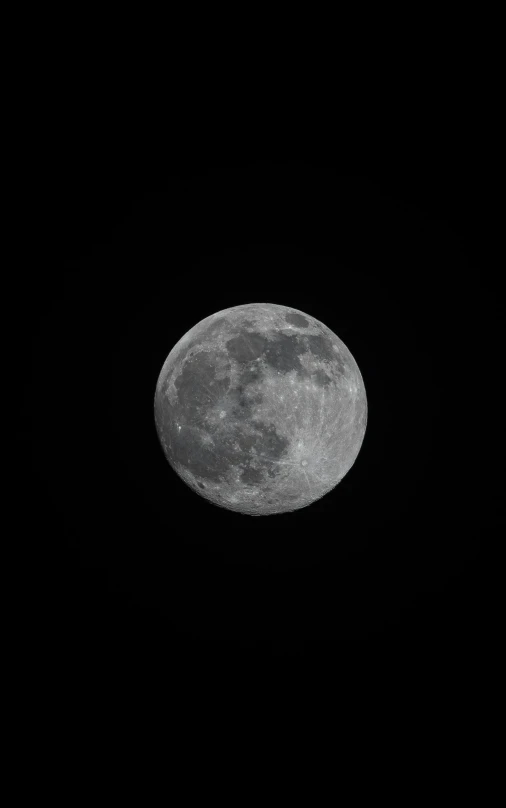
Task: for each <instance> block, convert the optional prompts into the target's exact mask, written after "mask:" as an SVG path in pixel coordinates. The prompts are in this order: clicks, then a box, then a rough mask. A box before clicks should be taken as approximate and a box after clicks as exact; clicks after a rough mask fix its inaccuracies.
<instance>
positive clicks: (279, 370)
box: [155, 303, 367, 515]
mask: <svg viewBox="0 0 506 808" xmlns="http://www.w3.org/2000/svg"><path fill="white" fill-rule="evenodd" d="M155 421H156V427H157V431H158V435H159V438H160V441H161V444H162V446H163V449H164V452H165V454H166V456H167V459H168V461H169V463H170V465H171V466H172V468H173V469H174V470H175V471H176V472H177V474H179V476H180V477H181V478H182V479H183V480H184V481H185V482H186V483H187V484H188V485H189V486H190V488H192V489H193V490H194V491H196V492H197V493H198V494H201V495H202V496H203V497H205V498H207V499H208V500H210V501H211V502H213V503H215V504H216V505H219V506H221V507H223V508H228V509H230V510H233V511H240V512H242V513H246V514H252V515H263V514H275V513H284V512H286V511H294V510H297V509H298V508H304V507H305V506H307V505H310V504H311V503H312V502H314V501H315V500H317V499H319V498H320V497H322V496H324V494H326V493H327V492H328V491H330V490H331V489H333V488H334V487H335V486H336V485H337V484H338V483H339V482H340V481H341V480H342V479H343V477H344V475H345V474H346V473H347V472H348V471H349V470H350V468H351V466H352V465H353V463H354V462H355V459H356V457H357V455H358V453H359V451H360V447H361V445H362V441H363V439H364V434H365V429H366V423H367V399H366V394H365V388H364V382H363V380H362V376H361V374H360V370H359V368H358V365H357V363H356V362H355V360H354V358H353V356H352V355H351V353H350V351H349V350H348V348H347V347H346V345H344V343H343V342H342V341H341V340H340V339H339V337H337V336H336V334H334V333H333V332H332V331H331V330H330V329H329V328H327V327H326V326H325V325H323V323H321V322H319V321H318V320H316V319H315V318H314V317H311V316H310V315H309V314H304V313H303V312H301V311H297V310H296V309H292V308H288V307H286V306H279V305H275V304H273V303H250V304H246V305H243V306H234V307H233V308H230V309H225V310H224V311H219V312H217V313H216V314H213V315H211V316H210V317H206V319H205V320H202V321H201V322H200V323H198V324H197V325H196V326H194V328H192V329H190V331H188V332H187V333H186V334H185V335H184V337H182V338H181V339H180V340H179V342H178V343H177V344H176V345H175V346H174V348H173V349H172V351H171V352H170V354H169V355H168V357H167V359H166V361H165V363H164V365H163V367H162V370H161V372H160V376H159V379H158V383H157V386H156V394H155Z"/></svg>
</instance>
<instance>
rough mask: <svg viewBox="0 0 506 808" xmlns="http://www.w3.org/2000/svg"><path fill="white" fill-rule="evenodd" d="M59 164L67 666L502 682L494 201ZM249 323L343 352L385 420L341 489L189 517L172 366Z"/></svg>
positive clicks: (57, 517)
mask: <svg viewBox="0 0 506 808" xmlns="http://www.w3.org/2000/svg"><path fill="white" fill-rule="evenodd" d="M62 163H63V167H62V168H60V169H59V171H58V172H57V173H56V175H55V176H54V177H53V179H52V183H51V186H50V187H49V185H46V186H45V187H46V188H47V189H48V190H47V192H46V191H45V192H44V193H43V194H41V196H40V199H37V201H36V205H37V209H38V210H39V212H40V217H41V221H42V220H43V221H44V228H43V231H44V232H43V238H42V239H41V241H40V250H41V255H42V260H41V265H40V266H39V267H36V268H35V269H34V273H33V279H31V289H32V290H33V323H34V325H35V339H34V343H33V368H32V371H33V372H32V375H31V384H30V386H29V388H28V390H27V396H26V400H25V403H26V407H27V416H28V422H29V424H30V425H31V429H32V443H31V448H32V454H33V471H34V480H35V490H36V494H35V500H34V502H33V512H32V515H33V517H34V520H36V522H37V526H38V530H39V531H40V532H41V534H43V535H44V537H45V538H44V544H43V548H44V549H43V556H44V558H43V566H42V567H41V570H42V571H41V576H40V577H41V584H42V589H43V594H42V595H41V598H40V602H39V609H40V610H41V613H42V615H43V620H42V621H41V622H42V624H43V627H44V632H45V634H44V636H45V642H46V643H47V644H48V647H51V648H53V649H55V650H56V652H57V654H61V655H62V657H65V656H66V654H67V652H70V651H71V652H72V654H77V657H78V658H79V659H80V660H81V662H82V664H83V665H86V666H87V668H90V667H91V668H93V666H95V667H96V668H98V669H100V668H101V666H104V667H107V665H109V664H111V663H114V662H115V661H118V660H121V663H122V665H125V666H128V667H129V668H130V669H133V670H136V669H138V668H146V669H150V668H151V667H156V668H157V669H158V670H161V671H164V672H166V673H167V675H169V672H171V673H170V675H172V674H173V673H174V672H175V671H181V670H183V671H187V670H189V669H197V670H200V671H201V670H206V671H209V670H211V669H217V670H222V669H223V668H228V666H229V665H231V664H234V663H235V662H241V661H245V662H246V663H247V664H248V665H249V666H253V665H259V666H264V665H272V664H276V663H277V662H279V661H287V662H289V663H291V662H293V663H294V664H295V662H297V664H299V665H301V664H302V665H307V666H317V667H318V666H322V667H325V668H326V669H327V670H331V671H334V670H335V671H336V672H337V671H339V670H342V669H343V668H346V667H348V668H349V667H350V666H356V668H357V669H361V670H362V671H364V670H365V671H367V670H371V669H372V667H374V670H376V671H377V670H378V669H381V668H382V666H385V665H389V664H392V660H396V661H397V662H398V663H399V664H402V665H414V666H418V667H425V668H430V667H431V666H436V667H441V666H443V667H444V664H445V663H446V664H448V663H449V662H450V661H453V662H452V665H454V666H455V667H461V666H463V665H464V666H465V665H468V666H469V665H471V664H474V660H476V658H477V657H481V658H483V654H484V652H485V651H486V648H487V647H488V642H489V639H488V638H489V629H490V621H491V616H492V614H493V611H494V608H495V606H494V604H495V598H496V590H495V589H494V586H493V585H492V583H491V573H492V569H491V567H492V565H491V561H490V550H489V547H490V543H489V540H490V539H492V541H497V540H498V535H499V533H500V530H501V528H502V526H503V514H502V511H501V509H500V497H501V496H502V493H501V492H500V490H499V489H500V485H499V481H498V476H497V466H495V465H494V463H493V461H492V459H491V455H492V454H493V444H494V429H495V427H494V424H495V423H496V420H497V415H496V414H495V407H496V403H495V402H494V395H493V382H492V379H491V376H490V369H489V367H488V365H487V357H488V356H489V355H490V353H491V347H492V344H493V341H494V339H495V336H494V333H495V332H494V329H496V328H497V326H498V325H499V317H500V316H502V310H501V306H500V302H499V300H498V298H497V296H496V294H495V293H494V284H493V274H492V271H493V269H494V266H493V260H492V258H491V255H490V254H489V248H488V240H487V227H488V226H489V221H488V219H487V215H486V212H485V208H486V199H487V197H486V196H485V197H484V194H485V187H486V182H485V180H486V178H485V177H483V176H481V175H480V173H479V172H475V173H474V174H472V175H471V174H470V173H469V171H468V170H464V169H460V170H458V171H454V172H453V173H450V172H449V171H447V170H446V169H445V167H444V165H442V164H434V163H431V164H430V165H427V164H425V165H421V164H420V162H419V160H415V159H413V160H412V161H411V162H410V161H402V160H401V161H399V163H398V164H396V165H395V166H394V165H393V164H389V165H383V163H382V162H381V161H379V160H378V161H377V162H376V163H372V164H371V165H370V166H366V165H361V166H360V169H357V170H348V168H347V167H345V165H344V164H343V163H341V162H340V161H338V160H337V159H335V158H331V157H329V155H328V154H326V155H322V156H319V155H315V154H312V155H308V156H307V157H302V158H301V157H300V156H298V157H293V158H292V157H283V158H282V159H278V158H275V159H272V158H271V159H268V160H264V159H259V158H257V157H256V156H255V155H249V156H247V157H245V156H244V155H241V156H230V154H229V155H227V156H226V158H225V157H222V158H220V159H216V158H213V159H211V158H209V159H208V158H207V156H206V157H205V158H204V157H202V158H201V159H199V160H196V159H187V158H186V157H185V158H183V157H181V159H179V158H178V157H176V158H174V159H173V160H172V162H171V164H168V163H166V164H165V165H163V166H157V168H156V170H155V169H154V167H153V166H152V165H149V166H146V167H143V168H142V169H141V168H139V167H138V166H135V167H133V166H132V163H131V161H130V160H129V159H128V156H127V155H125V159H124V160H123V161H119V164H116V165H114V166H113V165H112V164H111V161H109V159H108V155H106V156H104V155H102V156H101V157H100V159H98V158H93V159H92V158H88V160H77V159H75V156H73V155H70V157H69V160H68V161H65V160H63V161H62ZM248 302H273V303H280V304H283V305H287V306H293V307H294V308H297V309H300V310H301V311H303V312H307V313H308V314H311V315H312V316H314V317H316V318H317V319H319V320H321V321H322V322H323V323H325V324H326V325H327V326H328V327H330V328H331V329H332V330H333V331H335V332H336V333H337V334H338V335H339V337H340V338H341V339H342V340H343V341H344V342H345V344H346V345H347V346H348V348H349V349H350V350H351V352H352V354H353V356H354V357H355V359H356V361H357V363H358V365H359V367H360V370H361V372H362V375H363V378H364V381H365V386H366V391H367V396H368V407H369V417H368V427H367V431H366V435H365V440H364V443H363V446H362V449H361V451H360V453H359V456H358V458H357V460H356V462H355V464H354V466H353V468H352V469H351V470H350V472H349V473H348V474H347V475H346V477H345V478H344V480H343V481H342V482H341V483H340V484H339V485H338V486H337V488H336V489H334V491H332V492H331V493H330V494H328V495H327V496H325V497H324V498H323V499H322V500H320V501H318V502H316V503H314V504H313V505H311V506H310V507H308V508H305V509H303V510H300V511H296V512H294V513H289V514H285V515H280V516H274V517H272V516H271V517H265V518H252V517H249V516H243V515H241V514H237V513H232V512H228V511H226V510H222V509H219V508H217V507H216V506H213V505H210V504H209V503H207V502H206V501H205V500H203V499H201V498H200V497H199V496H197V495H196V494H194V493H193V492H191V491H190V490H189V489H188V488H187V487H186V486H185V484H184V483H183V482H182V481H181V480H180V479H179V478H178V477H177V475H176V474H175V473H174V472H173V471H172V470H171V468H170V467H169V465H168V463H167V461H166V460H165V457H164V455H163V452H162V449H161V447H160V445H159V442H158V439H157V435H156V432H155V427H154V421H153V396H154V391H155V385H156V381H157V378H158V374H159V372H160V369H161V367H162V364H163V362H164V360H165V358H166V356H167V354H168V353H169V351H170V350H171V348H172V347H173V345H174V344H175V343H176V342H177V340H178V339H179V338H180V337H181V336H182V335H183V334H184V333H185V332H186V331H187V330H188V329H189V328H191V327H192V326H193V325H195V324H196V323H197V322H198V321H200V320H201V319H203V318H204V317H206V316H208V315H209V314H212V313H213V312H215V311H219V310H221V309H225V308H227V307H229V306H234V305H238V304H240V303H248ZM34 391H35V392H34Z"/></svg>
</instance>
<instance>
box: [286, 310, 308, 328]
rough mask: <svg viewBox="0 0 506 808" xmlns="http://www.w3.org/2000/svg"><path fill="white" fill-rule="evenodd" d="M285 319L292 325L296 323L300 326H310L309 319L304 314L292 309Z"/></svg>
mask: <svg viewBox="0 0 506 808" xmlns="http://www.w3.org/2000/svg"><path fill="white" fill-rule="evenodd" d="M285 320H286V322H287V323H289V324H290V325H295V326H297V327H298V328H308V327H309V320H306V318H305V317H303V316H302V314H297V312H296V311H290V312H288V314H285Z"/></svg>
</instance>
